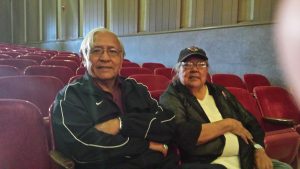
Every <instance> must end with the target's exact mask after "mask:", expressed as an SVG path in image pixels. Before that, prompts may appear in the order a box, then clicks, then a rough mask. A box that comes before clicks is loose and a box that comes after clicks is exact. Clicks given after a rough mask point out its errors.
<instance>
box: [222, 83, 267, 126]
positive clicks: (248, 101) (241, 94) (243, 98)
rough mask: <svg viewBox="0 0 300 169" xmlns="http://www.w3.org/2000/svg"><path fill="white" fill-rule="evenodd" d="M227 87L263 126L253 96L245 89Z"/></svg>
mask: <svg viewBox="0 0 300 169" xmlns="http://www.w3.org/2000/svg"><path fill="white" fill-rule="evenodd" d="M227 89H228V90H229V91H230V93H232V94H233V95H234V96H235V97H236V99H237V100H238V101H239V102H240V103H241V104H242V105H243V106H244V108H245V109H246V110H248V111H249V112H250V113H252V115H253V116H254V117H255V118H256V119H257V121H258V123H259V124H260V126H261V127H263V128H264V127H265V126H264V124H263V119H262V115H261V112H260V110H259V108H258V105H257V103H256V100H255V98H254V97H253V96H252V95H251V94H250V93H249V92H248V90H246V89H242V88H236V87H227Z"/></svg>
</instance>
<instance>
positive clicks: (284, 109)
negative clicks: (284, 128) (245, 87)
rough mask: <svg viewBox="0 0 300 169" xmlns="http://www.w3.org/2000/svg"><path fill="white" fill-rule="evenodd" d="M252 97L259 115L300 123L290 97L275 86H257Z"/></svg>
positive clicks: (296, 108) (297, 111)
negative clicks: (256, 104)
mask: <svg viewBox="0 0 300 169" xmlns="http://www.w3.org/2000/svg"><path fill="white" fill-rule="evenodd" d="M254 95H255V97H256V99H257V101H258V105H259V107H260V110H261V113H262V114H263V116H266V117H274V118H284V119H293V120H295V121H296V122H297V124H299V123H300V111H299V109H298V107H297V105H296V103H295V101H294V99H293V97H292V95H291V94H290V93H289V92H288V91H287V90H285V89H284V88H281V87H277V86H257V87H255V88H254Z"/></svg>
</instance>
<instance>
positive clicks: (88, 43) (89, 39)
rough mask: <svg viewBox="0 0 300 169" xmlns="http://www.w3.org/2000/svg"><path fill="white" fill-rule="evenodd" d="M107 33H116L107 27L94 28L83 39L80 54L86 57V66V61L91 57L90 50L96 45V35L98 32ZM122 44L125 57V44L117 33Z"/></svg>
mask: <svg viewBox="0 0 300 169" xmlns="http://www.w3.org/2000/svg"><path fill="white" fill-rule="evenodd" d="M98 32H100V33H105V32H109V33H112V34H114V35H115V33H113V32H111V31H110V30H108V29H106V28H95V29H93V30H91V31H90V32H89V33H88V34H87V35H86V36H85V37H84V39H83V40H82V43H81V46H80V51H79V52H80V54H81V55H82V57H83V58H84V60H83V61H84V62H83V63H84V66H86V61H87V60H88V59H89V55H90V51H91V49H92V48H93V47H94V35H95V34H96V33H98ZM115 36H116V38H117V40H118V42H119V44H120V46H121V49H122V53H123V58H124V56H125V50H124V46H123V43H122V42H121V40H120V39H119V37H118V36H117V35H115Z"/></svg>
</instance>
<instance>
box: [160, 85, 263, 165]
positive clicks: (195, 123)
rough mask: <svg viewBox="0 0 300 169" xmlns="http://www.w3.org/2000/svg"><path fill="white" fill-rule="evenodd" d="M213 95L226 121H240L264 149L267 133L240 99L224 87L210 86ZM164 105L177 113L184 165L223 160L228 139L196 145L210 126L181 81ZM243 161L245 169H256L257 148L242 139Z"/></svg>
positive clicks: (165, 96) (162, 100) (171, 88)
mask: <svg viewBox="0 0 300 169" xmlns="http://www.w3.org/2000/svg"><path fill="white" fill-rule="evenodd" d="M207 87H208V91H209V94H210V95H212V96H213V98H214V100H215V102H216V106H217V108H218V109H219V111H220V113H221V115H222V117H223V118H224V119H225V118H234V119H237V120H239V121H240V122H241V123H242V124H243V126H244V127H245V128H246V129H247V130H249V132H250V133H251V134H252V135H253V137H254V141H255V142H256V143H258V144H260V145H264V141H263V140H264V132H263V130H262V129H261V127H260V126H259V124H258V122H257V120H256V119H255V117H254V116H253V115H252V114H251V113H249V112H248V111H247V110H246V109H245V108H244V107H243V106H242V105H241V104H240V103H239V102H238V101H237V99H236V98H235V97H234V96H233V95H232V94H231V93H230V92H229V91H228V90H226V89H225V88H224V87H221V86H217V85H214V84H211V83H207ZM160 103H161V105H162V106H163V107H164V109H167V110H169V111H171V112H173V113H175V115H176V117H175V122H176V126H177V134H176V135H177V138H178V139H177V142H178V145H179V148H180V151H181V157H182V161H183V162H195V161H200V162H203V163H210V162H212V161H213V160H215V159H216V158H217V157H219V156H220V155H221V154H222V152H223V149H224V145H225V137H224V135H222V136H220V137H217V138H216V139H213V140H211V141H210V142H208V143H205V144H202V145H196V143H197V139H198V137H199V135H200V133H201V126H202V124H203V123H209V122H210V121H209V119H208V117H207V116H206V114H205V112H204V110H203V109H202V107H201V105H200V104H199V103H198V101H197V98H196V97H195V96H193V95H192V94H191V93H190V92H189V90H188V89H187V88H186V87H185V86H184V85H182V84H181V83H180V82H179V81H178V80H177V81H175V82H173V83H172V84H170V85H169V87H168V89H167V91H165V93H164V94H162V96H161V97H160ZM238 140H239V147H240V148H239V157H240V163H241V168H242V169H253V167H254V147H253V145H248V144H246V143H245V142H244V141H243V140H242V139H241V138H240V137H238Z"/></svg>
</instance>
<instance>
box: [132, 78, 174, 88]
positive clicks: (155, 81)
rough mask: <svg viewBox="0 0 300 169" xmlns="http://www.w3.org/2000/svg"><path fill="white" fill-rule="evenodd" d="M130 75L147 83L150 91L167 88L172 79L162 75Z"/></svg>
mask: <svg viewBox="0 0 300 169" xmlns="http://www.w3.org/2000/svg"><path fill="white" fill-rule="evenodd" d="M129 77H130V78H133V79H135V80H136V81H137V82H140V83H142V84H144V85H146V86H147V87H148V90H149V91H153V90H165V89H166V88H167V87H168V85H169V83H170V80H169V79H168V78H166V77H165V76H162V75H132V76H129Z"/></svg>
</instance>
